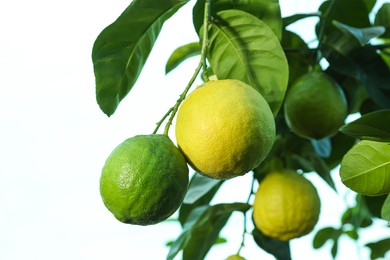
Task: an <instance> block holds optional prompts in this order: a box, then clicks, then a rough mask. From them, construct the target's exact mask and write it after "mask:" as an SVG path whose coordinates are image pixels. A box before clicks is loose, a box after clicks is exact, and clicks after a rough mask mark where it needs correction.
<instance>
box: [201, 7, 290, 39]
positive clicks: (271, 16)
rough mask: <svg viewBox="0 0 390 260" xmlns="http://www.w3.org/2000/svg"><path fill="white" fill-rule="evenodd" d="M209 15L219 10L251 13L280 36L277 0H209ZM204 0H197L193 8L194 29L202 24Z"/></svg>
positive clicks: (280, 23)
mask: <svg viewBox="0 0 390 260" xmlns="http://www.w3.org/2000/svg"><path fill="white" fill-rule="evenodd" d="M210 2H211V3H210V7H211V16H212V17H214V15H216V14H217V13H218V12H219V11H223V10H230V9H235V10H241V11H245V12H247V13H249V14H252V15H254V16H256V17H257V18H259V19H260V20H262V21H263V22H264V23H266V24H267V25H268V26H269V27H270V28H271V29H272V31H273V32H274V33H275V35H276V36H277V37H278V39H280V38H281V36H282V18H281V13H280V6H279V1H275V0H256V1H253V0H218V1H210ZM204 4H205V0H198V1H197V2H196V4H195V6H194V9H193V22H194V27H195V31H196V32H197V33H199V32H200V28H201V27H202V25H203V17H204Z"/></svg>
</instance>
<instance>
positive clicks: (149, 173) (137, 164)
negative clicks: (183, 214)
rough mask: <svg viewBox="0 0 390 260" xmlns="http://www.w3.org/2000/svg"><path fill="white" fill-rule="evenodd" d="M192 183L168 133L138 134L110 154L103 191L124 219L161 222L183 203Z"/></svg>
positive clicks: (107, 203)
mask: <svg viewBox="0 0 390 260" xmlns="http://www.w3.org/2000/svg"><path fill="white" fill-rule="evenodd" d="M187 186H188V167H187V163H186V161H185V158H184V156H183V155H182V154H181V153H180V151H179V150H178V149H177V148H176V146H175V145H174V144H173V143H172V141H171V140H170V139H169V137H167V136H165V135H157V134H156V135H138V136H134V137H132V138H129V139H127V140H125V141H124V142H123V143H121V144H120V145H119V146H117V147H116V148H115V149H114V151H112V153H111V154H110V156H109V157H108V159H107V161H106V163H105V165H104V167H103V170H102V175H101V178H100V194H101V196H102V199H103V202H104V204H105V206H106V207H107V208H108V210H109V211H111V212H112V213H113V215H114V216H115V217H116V218H117V219H118V220H119V221H121V222H124V223H128V224H136V225H151V224H156V223H159V222H161V221H163V220H165V219H167V218H168V217H169V216H171V215H172V214H173V213H174V212H175V211H176V210H177V209H178V207H179V206H180V205H181V203H182V201H183V199H184V195H185V193H186V191H187Z"/></svg>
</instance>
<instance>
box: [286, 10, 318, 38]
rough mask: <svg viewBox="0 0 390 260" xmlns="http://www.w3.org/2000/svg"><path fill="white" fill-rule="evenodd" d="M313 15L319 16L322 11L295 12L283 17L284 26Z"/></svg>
mask: <svg viewBox="0 0 390 260" xmlns="http://www.w3.org/2000/svg"><path fill="white" fill-rule="evenodd" d="M313 16H316V17H317V16H318V17H319V16H321V13H320V12H316V13H308V14H294V15H291V16H287V17H283V27H286V26H289V25H290V24H293V23H295V22H297V21H299V20H302V19H305V18H309V17H313ZM282 39H283V37H282Z"/></svg>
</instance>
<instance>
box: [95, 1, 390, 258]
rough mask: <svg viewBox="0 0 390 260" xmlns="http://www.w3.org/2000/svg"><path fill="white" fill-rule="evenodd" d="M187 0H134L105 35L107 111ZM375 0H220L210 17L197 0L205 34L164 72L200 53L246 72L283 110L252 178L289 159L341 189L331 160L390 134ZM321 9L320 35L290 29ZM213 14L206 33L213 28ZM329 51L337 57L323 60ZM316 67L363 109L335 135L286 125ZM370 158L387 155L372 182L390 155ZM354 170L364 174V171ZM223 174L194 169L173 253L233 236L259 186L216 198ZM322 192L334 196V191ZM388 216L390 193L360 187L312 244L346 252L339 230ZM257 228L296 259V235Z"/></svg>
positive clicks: (388, 31) (101, 47)
mask: <svg viewBox="0 0 390 260" xmlns="http://www.w3.org/2000/svg"><path fill="white" fill-rule="evenodd" d="M194 1H195V0H194ZM187 2H189V1H188V0H160V1H152V0H142V1H141V0H133V1H132V2H131V4H130V5H129V6H128V7H127V8H126V10H124V12H123V13H122V14H121V15H120V16H119V17H118V19H117V20H116V21H115V22H114V23H112V24H111V25H109V26H107V28H105V29H104V30H103V31H102V32H101V34H100V35H99V36H98V37H97V39H96V41H95V44H94V46H93V50H92V61H93V65H94V72H95V78H96V98H97V102H98V104H99V106H100V108H101V110H102V111H103V112H104V113H105V114H107V115H108V116H110V115H112V114H113V113H114V112H115V110H116V109H117V107H118V105H119V103H120V102H121V101H122V100H123V99H124V98H125V97H126V95H127V94H128V93H129V91H130V90H131V89H132V87H133V86H134V85H135V84H136V82H137V79H138V76H139V75H140V73H141V72H142V69H143V66H144V64H145V63H146V61H147V59H148V57H149V54H150V52H151V51H152V48H153V45H154V43H155V42H156V40H157V38H158V35H159V33H160V31H161V29H162V26H163V24H164V22H165V21H166V20H168V19H169V18H170V17H171V16H172V15H173V14H174V13H175V12H176V11H178V10H179V9H180V8H181V7H182V6H183V5H185V4H186V3H187ZM376 2H377V1H376V0H329V1H323V3H322V4H321V5H320V6H319V8H318V10H317V11H316V12H313V13H298V14H293V15H291V16H289V17H283V18H282V17H281V10H280V8H281V6H280V4H279V1H277V0H257V1H253V0H212V1H210V10H206V11H209V16H207V17H206V18H209V19H206V20H205V19H204V18H205V6H207V5H206V4H207V3H208V0H196V1H195V3H194V8H193V12H192V14H193V16H192V17H189V19H192V22H193V25H194V28H195V31H196V33H197V35H198V38H196V39H194V40H193V42H191V43H188V44H185V45H183V46H180V47H178V48H177V49H175V51H174V52H173V53H172V55H171V56H170V58H169V60H168V61H167V64H166V68H165V72H166V73H168V72H170V71H172V70H174V69H175V68H177V66H179V65H180V64H181V63H182V62H183V61H185V60H186V59H188V58H190V57H196V56H199V58H200V59H204V61H205V63H204V64H202V65H203V69H205V71H203V73H204V74H203V75H206V76H208V77H210V78H211V76H213V77H217V78H218V79H227V78H229V79H238V80H241V81H244V82H246V83H248V84H249V85H251V86H252V87H254V88H255V89H256V90H258V91H259V92H260V93H261V94H262V95H263V96H264V98H265V99H266V100H267V102H268V103H269V105H270V107H271V109H272V111H273V113H274V116H275V122H276V129H277V137H276V140H275V142H274V146H273V148H272V150H271V152H270V153H269V154H268V156H267V158H266V159H265V160H264V161H263V163H262V164H261V165H260V166H259V167H257V168H256V169H254V170H253V173H254V174H253V178H255V179H256V180H257V181H258V182H259V185H261V181H262V178H263V177H264V176H265V174H267V173H268V172H270V171H274V170H281V169H285V168H288V169H292V170H296V171H300V172H303V173H307V174H318V175H319V176H320V177H321V178H322V180H323V181H324V182H325V183H327V184H328V186H329V187H331V188H332V189H333V190H334V191H336V185H335V183H334V180H333V178H332V175H331V170H334V169H337V167H338V166H339V165H340V163H341V162H342V160H343V158H347V159H346V160H347V161H348V160H350V161H349V164H351V162H352V165H353V164H354V163H353V162H354V161H353V160H358V158H354V157H353V156H352V157H351V156H350V155H349V154H348V153H349V151H350V150H351V148H352V147H354V145H356V143H358V142H359V141H360V140H361V139H366V140H372V141H379V142H382V143H383V142H384V143H388V142H390V112H389V111H390V110H389V109H390V69H389V67H390V45H389V43H390V41H389V39H390V4H389V3H386V4H384V5H383V6H381V7H380V8H379V11H378V12H377V13H376V14H372V13H371V12H372V10H373V7H374V5H375V4H376ZM375 10H377V9H376V8H375ZM370 13H371V15H372V17H373V18H374V19H373V24H372V22H371V21H370V19H369V15H370ZM206 14H207V12H206ZM313 17H318V23H317V24H316V27H315V30H316V36H317V38H316V39H313V41H311V42H305V40H304V37H302V35H299V34H297V33H295V32H292V31H290V29H289V28H290V27H288V26H289V25H291V24H293V23H295V22H297V21H305V19H307V18H310V19H312V18H313ZM205 21H206V22H207V27H206V28H207V37H206V35H204V29H205V28H204V27H203V26H204V24H205ZM177 26H181V25H177ZM188 29H189V30H190V29H191V28H188ZM204 39H207V41H206V44H207V46H206V45H204V44H203V40H204ZM172 42H173V44H174V41H172ZM313 43H314V44H313ZM313 45H315V46H314V47H313ZM309 46H310V47H309ZM202 51H205V54H206V55H205V56H204V55H201V53H202ZM320 61H321V62H320ZM322 61H326V62H327V63H329V66H328V67H327V66H324V65H323V63H322ZM313 71H324V72H325V73H326V74H327V75H329V76H330V77H332V78H333V79H334V80H336V81H337V82H338V84H339V85H340V86H341V88H342V90H343V92H344V94H345V96H346V99H347V103H348V113H349V114H350V115H352V114H355V113H360V114H361V115H363V116H362V117H361V118H359V119H357V120H355V121H353V122H350V123H348V124H346V125H344V126H343V127H341V129H340V132H339V133H337V134H336V135H334V136H332V137H330V138H328V139H324V140H319V141H309V140H306V139H302V138H300V137H298V136H296V135H295V134H293V133H292V132H291V131H290V129H289V128H288V127H287V125H286V122H285V118H284V115H283V109H280V108H282V107H283V105H284V104H283V101H284V98H285V94H286V91H288V87H289V86H291V85H292V84H293V83H294V82H295V81H296V80H297V79H298V78H299V77H301V76H303V75H305V74H307V73H310V72H313ZM195 76H197V75H195ZM205 78H207V77H203V79H205ZM183 88H184V86H183ZM319 95H320V93H319ZM302 116H304V115H302ZM367 148H369V145H368V146H367ZM361 151H365V149H363V150H361ZM362 153H363V152H362ZM375 154H376V155H377V157H378V158H379V156H380V155H383V154H381V151H376V153H375ZM362 156H363V157H364V154H363V155H362ZM350 158H352V159H350ZM358 161H359V162H362V160H358ZM358 161H356V162H358ZM369 163H371V164H375V163H376V164H380V165H371V166H370V167H368V169H369V171H368V172H363V173H361V175H362V176H364V178H366V179H364V181H365V182H367V183H369V182H372V181H373V179H372V178H373V177H372V175H373V174H375V173H377V169H380V170H384V171H386V169H388V168H386V167H388V165H389V164H390V162H387V161H385V160H380V163H379V161H375V160H371V162H367V164H364V165H363V166H367V165H368V164H369ZM349 174H352V175H353V177H359V176H360V173H359V172H358V171H357V173H355V174H354V173H349ZM355 175H359V176H355ZM370 176H371V177H370ZM337 177H338V176H337ZM229 181H234V180H229ZM358 182H359V181H358ZM361 182H363V180H361ZM374 182H375V183H377V184H378V185H381V184H382V185H383V184H384V181H383V180H377V179H375V180H374ZM223 183H224V181H221V180H213V179H209V178H207V177H204V176H202V175H199V174H195V175H194V176H193V178H192V180H191V182H190V185H189V187H188V192H187V196H186V198H185V199H184V203H183V204H182V205H181V207H180V210H179V212H178V220H179V222H180V224H181V226H182V232H181V234H180V236H179V237H178V238H177V239H176V240H175V241H171V242H169V243H168V244H167V245H168V246H170V252H169V254H168V257H167V258H168V259H173V258H174V257H175V256H176V255H177V254H179V252H182V258H183V259H184V260H196V259H204V257H205V256H206V255H207V253H208V251H209V250H210V249H211V248H212V247H213V246H214V245H215V244H218V243H224V242H226V240H228V239H229V238H228V237H227V238H226V239H225V238H221V237H219V233H220V231H221V230H222V228H224V227H225V226H227V227H228V225H227V223H228V219H229V217H230V216H231V214H232V213H233V212H234V211H238V212H242V213H244V214H245V212H247V211H250V209H251V205H250V204H249V202H250V199H251V196H249V198H248V200H247V201H246V202H244V203H239V202H236V203H229V204H228V203H224V204H214V205H213V203H212V202H213V198H214V196H215V195H216V194H217V193H218V191H219V189H220V188H221V186H222V184H223ZM354 185H356V183H355V184H354ZM237 192H245V193H246V192H247V193H248V194H249V192H250V191H248V190H246V189H240V190H238V191H237ZM252 192H254V191H252ZM252 195H253V194H252ZM321 198H323V199H327V196H326V194H325V195H324V196H322V197H321ZM246 214H248V213H246ZM380 218H381V219H384V220H387V221H390V197H389V195H387V194H385V195H382V196H377V197H367V196H363V195H358V196H357V197H356V205H355V206H353V207H350V208H347V209H346V210H345V212H344V213H343V215H342V216H340V226H339V227H322V228H321V229H320V230H319V231H318V232H317V233H316V235H315V237H314V240H313V247H314V248H315V249H317V248H321V247H323V246H324V245H325V244H327V243H331V249H330V254H331V255H332V256H333V257H336V255H337V252H338V251H339V250H343V248H341V247H340V248H339V239H340V237H342V236H344V237H348V238H349V239H352V240H359V239H360V237H359V234H360V232H359V231H360V230H361V229H364V228H370V227H371V225H375V221H373V219H376V221H378V220H379V219H380ZM245 219H246V220H247V218H245ZM381 221H383V220H381ZM251 235H252V236H253V238H254V240H255V242H256V244H257V245H258V246H259V250H260V249H262V250H264V251H266V252H268V253H270V254H272V255H273V256H275V257H276V258H277V259H291V252H290V245H289V243H288V242H282V241H278V240H275V239H271V238H268V237H266V236H264V235H263V234H261V232H260V231H259V230H257V229H255V230H253V232H252V233H251ZM366 246H367V247H368V248H370V249H371V258H372V259H376V258H379V257H384V256H385V255H386V253H387V252H388V251H389V250H390V238H387V239H382V240H378V241H376V242H372V243H368V244H367V245H366ZM244 257H245V255H244Z"/></svg>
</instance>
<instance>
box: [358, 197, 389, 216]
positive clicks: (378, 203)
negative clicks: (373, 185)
mask: <svg viewBox="0 0 390 260" xmlns="http://www.w3.org/2000/svg"><path fill="white" fill-rule="evenodd" d="M387 196H388V195H387V194H385V195H381V196H375V197H372V196H364V195H362V199H363V201H364V202H365V204H366V206H367V209H368V211H369V213H370V214H371V216H373V217H376V218H381V217H382V216H381V210H382V207H383V204H384V203H385V200H386V198H387ZM389 206H390V205H389ZM389 221H390V219H389Z"/></svg>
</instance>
